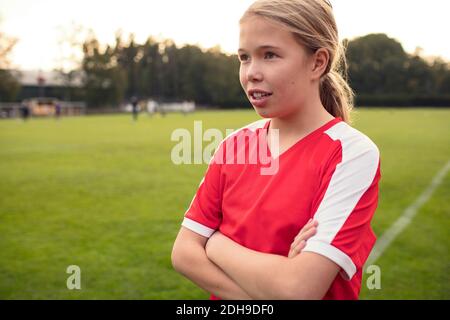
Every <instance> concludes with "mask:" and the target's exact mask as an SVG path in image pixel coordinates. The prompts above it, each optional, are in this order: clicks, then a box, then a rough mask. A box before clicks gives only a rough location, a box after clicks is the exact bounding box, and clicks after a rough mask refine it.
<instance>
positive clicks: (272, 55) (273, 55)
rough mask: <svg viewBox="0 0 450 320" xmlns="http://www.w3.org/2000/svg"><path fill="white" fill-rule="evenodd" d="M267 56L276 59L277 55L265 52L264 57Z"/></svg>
mask: <svg viewBox="0 0 450 320" xmlns="http://www.w3.org/2000/svg"><path fill="white" fill-rule="evenodd" d="M267 56H271V57H276V56H277V55H276V54H275V53H273V52H271V51H267V52H266V54H265V56H264V57H267Z"/></svg>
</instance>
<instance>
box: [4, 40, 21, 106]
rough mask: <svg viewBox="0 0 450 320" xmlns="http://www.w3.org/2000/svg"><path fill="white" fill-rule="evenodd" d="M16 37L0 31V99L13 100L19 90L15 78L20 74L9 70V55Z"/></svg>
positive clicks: (18, 84)
mask: <svg viewBox="0 0 450 320" xmlns="http://www.w3.org/2000/svg"><path fill="white" fill-rule="evenodd" d="M16 43H17V39H15V38H12V37H8V36H7V35H6V34H4V33H3V32H1V31H0V101H14V100H15V99H16V97H17V94H18V92H19V90H20V83H19V81H18V80H17V78H18V77H19V76H20V74H18V73H14V72H12V71H11V70H10V66H11V62H10V60H9V55H10V53H11V51H12V50H13V48H14V46H15V45H16Z"/></svg>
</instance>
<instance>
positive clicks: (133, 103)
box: [131, 97, 139, 121]
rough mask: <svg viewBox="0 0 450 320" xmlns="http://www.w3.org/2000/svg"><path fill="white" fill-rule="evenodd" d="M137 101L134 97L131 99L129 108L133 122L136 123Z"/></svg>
mask: <svg viewBox="0 0 450 320" xmlns="http://www.w3.org/2000/svg"><path fill="white" fill-rule="evenodd" d="M138 103H139V101H138V99H137V98H136V97H133V98H131V108H132V110H131V111H132V113H133V120H134V121H137V119H138V115H139V104H138Z"/></svg>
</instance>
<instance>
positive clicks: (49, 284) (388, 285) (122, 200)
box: [0, 109, 450, 299]
mask: <svg viewBox="0 0 450 320" xmlns="http://www.w3.org/2000/svg"><path fill="white" fill-rule="evenodd" d="M257 118H258V117H257V116H256V115H255V113H254V112H253V111H230V112H197V113H194V114H191V115H188V116H182V115H178V114H170V115H168V116H167V117H165V118H161V117H154V118H148V117H147V116H146V115H142V116H141V118H140V119H139V121H138V122H137V123H132V121H131V117H129V116H127V115H117V116H89V117H77V118H64V119H62V120H61V121H55V120H54V119H32V120H31V121H29V122H27V123H23V122H21V121H19V120H2V121H0V299H207V298H208V294H207V293H205V292H203V291H202V290H200V289H198V288H196V286H195V285H193V284H192V283H190V282H189V281H188V280H186V279H184V278H182V277H181V276H180V275H178V274H177V273H176V272H175V271H173V270H172V267H171V262H170V252H171V248H172V244H173V240H174V239H175V236H176V234H177V232H178V229H179V227H180V223H181V221H182V218H183V214H184V211H185V210H186V208H187V206H188V205H189V203H190V201H191V199H192V196H193V195H194V193H195V191H196V188H197V186H198V184H199V182H200V180H201V178H202V176H203V173H204V171H205V169H206V165H181V166H176V165H174V164H172V162H171V159H170V151H171V149H172V147H173V146H174V145H175V144H176V143H175V142H172V141H170V136H171V133H172V131H173V130H174V129H176V128H187V129H190V130H191V131H192V130H193V121H194V120H203V126H204V129H206V128H220V129H221V130H223V132H225V129H226V128H232V129H237V128H239V127H242V126H243V125H245V124H248V123H249V122H251V121H253V120H256V119H257ZM354 126H355V127H356V128H357V129H359V130H361V131H363V132H364V133H365V134H367V135H368V136H369V137H370V138H371V139H372V140H373V141H374V142H375V143H376V144H377V145H378V147H379V149H380V150H381V161H382V181H381V185H380V191H381V194H380V202H379V207H378V210H377V213H376V215H375V218H374V221H373V228H374V231H375V233H376V234H377V235H378V236H379V237H380V236H381V235H382V234H383V231H385V230H386V229H387V228H388V227H389V226H390V225H391V224H392V223H393V222H394V221H395V220H396V219H397V218H398V217H399V216H400V215H401V214H402V213H403V211H404V210H405V208H407V207H408V206H409V205H410V204H411V203H413V202H414V201H415V199H416V198H417V197H418V196H419V195H420V194H421V193H422V192H423V190H424V189H426V188H427V187H428V185H429V184H430V182H431V180H432V178H433V177H434V176H435V175H436V173H437V172H438V171H439V170H440V169H441V168H442V167H443V166H444V165H445V164H446V163H447V161H449V160H450V109H447V110H437V109H404V110H400V109H370V110H366V109H361V110H359V111H358V112H357V113H356V114H355V115H354ZM449 196H450V175H447V176H446V177H445V179H444V181H443V183H442V184H441V185H440V186H439V187H438V188H437V189H436V192H435V193H434V194H433V196H432V197H431V198H430V200H429V201H428V202H427V203H426V204H425V205H424V206H423V207H422V208H421V209H420V211H419V212H418V214H417V216H416V217H415V218H414V220H413V221H412V223H411V224H410V225H409V226H408V228H407V229H406V230H405V231H404V232H403V233H402V234H400V236H399V237H398V238H397V239H396V240H395V241H394V242H393V243H392V245H391V247H389V249H388V250H387V251H386V252H385V253H384V255H383V256H382V257H381V258H380V259H379V260H378V262H377V264H378V265H379V266H380V267H381V272H382V288H381V289H380V290H368V289H367V288H366V286H365V279H366V278H364V279H363V286H362V287H363V289H362V293H361V298H362V299H430V298H436V299H450V259H449V258H450V256H449V254H450V253H449V252H450V237H449V230H450V204H449V198H450V197H449ZM69 265H78V266H80V268H81V286H82V289H81V290H72V291H70V290H68V289H67V287H66V279H67V277H68V276H69V275H68V274H67V273H66V268H67V266H69Z"/></svg>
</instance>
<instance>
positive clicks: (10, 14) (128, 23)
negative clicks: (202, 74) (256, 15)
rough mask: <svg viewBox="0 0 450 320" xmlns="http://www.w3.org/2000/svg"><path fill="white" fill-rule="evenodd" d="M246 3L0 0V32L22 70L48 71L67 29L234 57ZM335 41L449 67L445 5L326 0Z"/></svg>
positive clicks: (433, 0)
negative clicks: (362, 43) (385, 48)
mask: <svg viewBox="0 0 450 320" xmlns="http://www.w3.org/2000/svg"><path fill="white" fill-rule="evenodd" d="M252 2H253V0H191V1H188V0H127V1H116V0H77V1H73V0H0V30H1V31H3V32H5V33H6V34H8V35H10V36H14V37H17V38H18V39H19V42H18V44H17V45H16V47H15V49H14V51H13V54H12V55H11V60H12V63H13V66H14V67H18V68H21V69H42V70H51V69H53V68H55V67H58V64H59V63H60V62H59V61H60V60H59V57H60V56H61V55H63V54H65V53H64V51H63V49H62V47H61V46H59V45H58V39H60V38H61V34H62V33H63V31H61V30H64V29H66V30H67V29H69V28H70V25H71V24H72V23H75V24H78V25H82V26H83V27H84V28H86V29H88V28H92V29H93V30H94V31H95V33H96V35H97V37H98V38H99V40H100V41H101V42H102V43H106V42H111V43H112V42H113V41H114V33H115V31H116V30H118V29H121V30H123V33H124V34H125V35H127V34H128V33H130V32H132V33H134V34H135V35H136V40H137V41H138V42H143V41H145V39H146V38H147V37H148V36H150V35H152V36H155V37H157V38H158V37H159V38H170V39H173V40H174V41H175V42H176V44H177V45H182V44H185V43H191V44H198V45H200V46H201V47H203V48H209V47H212V46H215V45H220V46H221V47H222V49H223V50H224V51H226V52H235V51H236V50H237V46H238V41H239V38H238V36H239V30H238V20H239V18H240V16H241V15H242V13H243V12H244V11H245V9H246V8H247V7H248V6H249V5H250V4H251V3H252ZM331 2H332V4H333V7H334V12H335V16H336V20H337V23H338V27H339V32H340V35H341V38H354V37H356V36H361V35H365V34H368V33H375V32H377V33H379V32H383V33H387V34H388V35H389V36H390V37H392V38H395V39H397V40H399V41H400V42H401V43H402V44H403V46H404V48H405V50H406V51H408V52H413V51H414V50H415V48H416V47H418V46H420V47H422V48H423V49H424V51H423V54H425V55H432V56H436V55H439V56H442V57H444V58H446V59H447V60H450V41H449V40H448V39H449V35H448V32H449V31H450V19H449V17H448V15H449V12H450V1H449V0H427V1H423V0H331Z"/></svg>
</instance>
